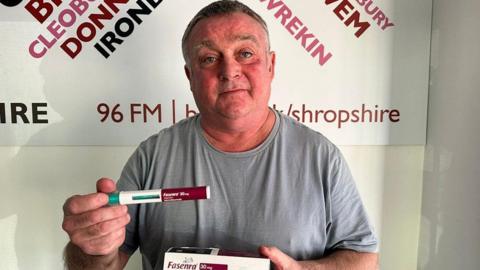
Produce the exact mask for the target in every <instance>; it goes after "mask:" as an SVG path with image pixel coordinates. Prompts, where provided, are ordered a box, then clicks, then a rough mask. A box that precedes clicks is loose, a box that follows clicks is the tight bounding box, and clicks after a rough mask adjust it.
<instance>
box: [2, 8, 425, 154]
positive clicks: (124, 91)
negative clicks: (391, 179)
mask: <svg viewBox="0 0 480 270" xmlns="http://www.w3.org/2000/svg"><path fill="white" fill-rule="evenodd" d="M115 1H116V4H114V5H111V6H114V7H117V8H118V9H119V11H118V13H115V12H114V10H115V9H114V8H111V7H109V8H107V10H108V11H110V12H111V15H112V16H111V17H112V18H111V19H108V20H97V21H96V24H95V20H92V19H91V18H89V16H90V15H91V14H98V13H100V11H101V10H102V8H100V6H104V7H106V6H107V4H106V2H104V1H92V2H90V1H87V0H81V1H80V0H75V1H72V2H70V1H64V2H63V3H61V4H60V5H59V6H58V7H57V6H55V4H53V3H52V2H48V1H45V3H50V5H51V6H52V13H51V15H50V16H49V17H48V18H47V19H45V21H44V22H43V23H40V22H39V21H38V20H36V19H35V17H34V16H33V15H31V14H30V13H29V12H28V11H27V9H26V8H25V7H24V6H25V5H26V6H28V5H29V4H28V3H29V2H28V1H24V2H23V3H22V4H20V5H18V6H16V7H5V6H0V18H1V19H0V37H1V42H0V52H1V53H0V61H1V66H0V68H1V72H0V144H1V145H137V144H138V143H139V142H140V141H141V140H143V139H145V138H146V137H148V136H149V135H151V134H153V133H155V132H157V131H158V130H160V129H161V128H164V127H167V126H169V125H171V124H172V123H174V122H178V121H179V120H181V119H182V118H185V117H186V116H188V115H189V114H188V113H187V109H188V110H192V111H196V107H195V105H194V101H193V99H192V97H191V94H190V91H189V86H188V82H187V79H186V78H185V75H184V71H183V59H182V56H181V49H180V40H181V36H182V34H183V31H184V29H185V26H186V24H187V23H188V21H189V20H190V18H191V17H193V15H194V14H195V13H196V12H197V11H198V10H199V9H200V8H201V7H203V6H204V5H205V4H206V3H208V2H211V1H187V0H176V1H171V0H170V1H168V0H166V1H161V3H158V1H157V2H155V1H154V0H150V2H149V1H147V0H144V1H143V0H142V1H140V2H141V3H144V5H145V7H146V8H147V9H145V10H146V11H147V10H151V13H150V14H148V15H138V18H140V20H141V21H142V22H141V23H140V24H138V23H137V22H136V21H135V18H134V17H132V16H131V15H129V14H128V13H127V11H128V10H131V9H139V4H138V1H137V2H134V1H130V2H126V3H120V1H121V0H115ZM123 1H124V2H125V1H127V0H123ZM107 2H112V0H107ZM244 2H245V3H246V4H248V5H249V6H250V7H251V8H252V9H254V10H255V11H256V12H258V13H259V14H260V15H261V16H262V17H263V18H264V19H265V20H266V21H267V24H268V25H269V28H270V35H271V43H272V49H273V50H274V51H276V52H277V67H276V78H275V79H274V83H273V88H272V89H273V90H272V99H271V106H272V107H275V108H276V109H279V110H282V111H283V112H284V113H285V114H288V115H290V116H291V117H294V118H296V119H297V120H299V121H301V122H304V123H305V124H306V125H308V126H310V127H312V128H314V129H316V130H318V131H320V132H322V133H323V134H324V135H326V136H327V137H328V138H330V139H331V140H332V141H333V142H335V143H337V144H341V145H386V144H424V143H425V130H426V108H427V87H428V60H429V42H430V16H431V14H430V12H431V1H430V0H428V1H420V2H419V1H414V0H402V1H394V0H384V1H380V0H376V1H373V0H368V1H365V0H349V1H347V0H344V1H339V0H338V1H332V0H326V1H319V0H305V1H293V0H288V1H287V0H284V1H278V0H277V1H274V0H266V1H261V0H255V1H254V0H251V1H244ZM32 3H33V2H32ZM71 3H76V5H77V6H81V5H83V7H84V10H83V14H82V15H79V14H77V13H75V12H76V11H75V8H73V6H74V4H71ZM79 3H80V4H79ZM152 3H153V4H154V3H157V4H158V6H156V8H153V7H152ZM87 4H88V8H87V7H86V5H87ZM44 5H46V4H44ZM77 9H78V8H77ZM42 14H43V15H45V13H42ZM71 14H73V15H71ZM74 17H75V20H74V19H73V18H74ZM138 18H137V20H138ZM70 24H71V25H70ZM99 25H100V26H101V28H102V29H100V27H99ZM65 26H67V27H65ZM92 27H93V29H92ZM363 27H365V28H363ZM49 29H50V30H51V31H50V30H49ZM52 29H53V30H52ZM78 29H80V31H78ZM108 32H112V34H113V33H114V34H115V37H116V38H119V39H121V40H122V41H121V44H115V43H113V44H112V45H114V46H115V51H114V52H111V51H109V50H108V49H107V46H106V45H105V44H104V43H102V39H108V35H109V34H107V33H108ZM79 33H80V34H79ZM105 35H106V36H105ZM78 36H82V37H83V39H84V40H86V38H87V37H88V38H89V39H90V38H91V41H87V42H81V44H82V49H81V51H80V52H79V53H78V54H77V55H76V56H75V57H74V58H73V59H72V58H71V56H69V54H67V53H66V52H65V50H63V49H62V46H61V45H62V43H64V42H65V41H66V40H67V39H69V38H72V37H77V38H78ZM32 44H33V45H32ZM72 44H73V43H70V45H69V46H71V47H72V48H75V46H73V45H72ZM95 44H100V45H101V47H102V48H103V50H104V51H105V52H108V54H109V57H108V58H105V56H104V55H103V54H102V53H101V52H100V51H99V50H97V49H96V48H95V47H94V46H95ZM49 46H50V48H48V47H49ZM97 46H99V45H97ZM43 51H45V53H44V54H43V55H42V56H39V52H43ZM107 110H108V112H107ZM386 110H388V112H387V111H386ZM23 112H24V115H23V117H22V116H21V115H22V113H23ZM190 115H191V114H190ZM381 115H382V117H381ZM103 118H104V119H103ZM102 119H103V120H104V121H103V122H102ZM26 122H28V123H26ZM33 122H36V123H33ZM41 122H48V123H41Z"/></svg>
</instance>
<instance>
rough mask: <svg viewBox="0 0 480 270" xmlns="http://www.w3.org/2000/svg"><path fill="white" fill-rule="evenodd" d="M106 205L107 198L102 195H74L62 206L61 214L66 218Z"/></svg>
mask: <svg viewBox="0 0 480 270" xmlns="http://www.w3.org/2000/svg"><path fill="white" fill-rule="evenodd" d="M107 204H108V196H107V195H106V194H103V193H92V194H87V195H75V196H73V197H70V198H69V199H68V200H67V201H66V202H65V204H64V205H63V212H64V214H65V215H66V216H69V215H78V214H81V213H85V212H88V211H91V210H94V209H98V208H100V207H102V206H105V205H107Z"/></svg>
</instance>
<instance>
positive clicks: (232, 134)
mask: <svg viewBox="0 0 480 270" xmlns="http://www.w3.org/2000/svg"><path fill="white" fill-rule="evenodd" d="M201 124H202V129H203V135H204V136H205V139H206V140H207V141H208V142H209V143H210V144H211V145H213V146H214V147H215V148H216V149H218V150H221V151H224V152H245V151H248V150H252V149H254V148H255V147H257V146H258V145H260V144H261V143H262V142H263V141H265V139H266V138H267V137H268V135H269V134H270V132H271V131H272V129H273V126H274V124H275V113H274V112H273V111H272V110H270V109H268V111H267V112H266V113H265V116H264V117H262V118H260V121H258V123H255V122H252V123H251V125H248V128H245V129H236V128H235V125H230V126H228V127H226V128H223V129H219V128H215V126H210V125H208V124H206V123H204V122H203V121H202V122H201Z"/></svg>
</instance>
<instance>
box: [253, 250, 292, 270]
mask: <svg viewBox="0 0 480 270" xmlns="http://www.w3.org/2000/svg"><path fill="white" fill-rule="evenodd" d="M259 252H260V254H261V255H263V256H265V257H267V258H269V259H270V260H271V261H272V263H273V264H274V265H275V267H276V269H277V270H287V269H288V270H290V269H292V270H293V269H295V268H294V267H295V265H296V261H295V260H294V259H292V258H291V257H290V256H288V255H287V254H285V253H283V252H282V251H281V250H279V249H278V248H276V247H269V246H261V247H260V248H259Z"/></svg>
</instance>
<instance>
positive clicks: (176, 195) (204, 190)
mask: <svg viewBox="0 0 480 270" xmlns="http://www.w3.org/2000/svg"><path fill="white" fill-rule="evenodd" d="M208 198H209V194H208V187H187V188H166V189H162V201H163V202H168V201H188V200H202V199H208Z"/></svg>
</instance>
